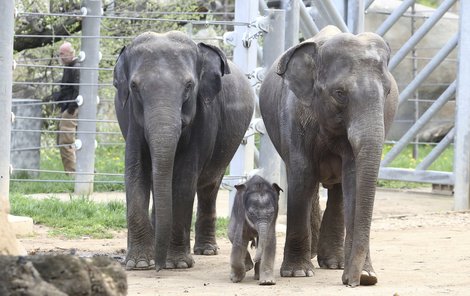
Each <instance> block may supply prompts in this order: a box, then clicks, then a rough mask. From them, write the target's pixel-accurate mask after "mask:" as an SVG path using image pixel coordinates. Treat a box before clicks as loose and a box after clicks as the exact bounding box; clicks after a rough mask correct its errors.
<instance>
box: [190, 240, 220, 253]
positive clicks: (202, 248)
mask: <svg viewBox="0 0 470 296" xmlns="http://www.w3.org/2000/svg"><path fill="white" fill-rule="evenodd" d="M217 254H219V247H218V246H217V244H216V243H213V244H212V243H206V244H196V245H194V255H206V256H212V255H217Z"/></svg>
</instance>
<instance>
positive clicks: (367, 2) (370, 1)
mask: <svg viewBox="0 0 470 296" xmlns="http://www.w3.org/2000/svg"><path fill="white" fill-rule="evenodd" d="M413 1H414V0H413ZM372 3H374V0H367V1H366V4H365V5H364V9H368V8H369V6H371V4H372Z"/></svg>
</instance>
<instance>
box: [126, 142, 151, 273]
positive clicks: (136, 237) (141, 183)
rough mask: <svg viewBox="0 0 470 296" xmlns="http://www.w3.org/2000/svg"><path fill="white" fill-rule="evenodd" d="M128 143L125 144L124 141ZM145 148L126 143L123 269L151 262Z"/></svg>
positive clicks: (146, 264)
mask: <svg viewBox="0 0 470 296" xmlns="http://www.w3.org/2000/svg"><path fill="white" fill-rule="evenodd" d="M128 145H129V144H128ZM147 158H148V159H150V157H149V154H148V151H142V150H141V149H138V150H132V149H131V147H126V208H127V228H128V231H127V255H126V260H125V263H126V269H127V270H132V269H151V268H154V266H155V233H154V230H153V226H152V223H151V221H150V217H149V201H150V189H151V166H150V161H143V159H147Z"/></svg>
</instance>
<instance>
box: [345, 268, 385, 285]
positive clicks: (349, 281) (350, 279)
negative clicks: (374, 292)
mask: <svg viewBox="0 0 470 296" xmlns="http://www.w3.org/2000/svg"><path fill="white" fill-rule="evenodd" d="M342 279H343V284H344V285H347V286H349V287H353V288H354V287H357V286H359V285H362V286H371V285H375V284H377V275H376V274H375V272H374V271H367V270H363V271H362V272H361V274H360V275H359V276H354V275H348V274H347V273H346V272H344V273H343V278H342Z"/></svg>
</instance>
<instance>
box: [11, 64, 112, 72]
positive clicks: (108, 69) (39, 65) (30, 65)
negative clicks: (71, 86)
mask: <svg viewBox="0 0 470 296" xmlns="http://www.w3.org/2000/svg"><path fill="white" fill-rule="evenodd" d="M16 66H17V67H28V68H51V69H68V68H74V67H69V66H50V65H44V64H16ZM75 69H83V70H100V71H113V68H99V67H98V68H90V67H75Z"/></svg>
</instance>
